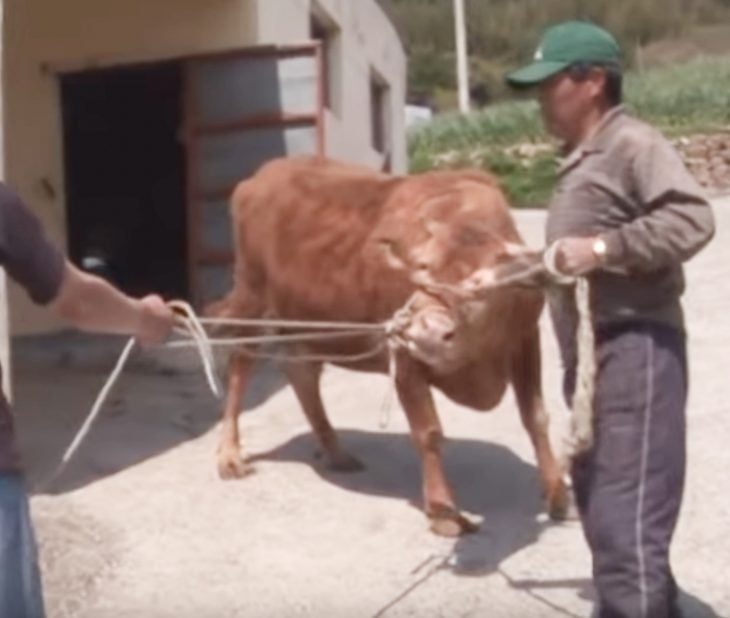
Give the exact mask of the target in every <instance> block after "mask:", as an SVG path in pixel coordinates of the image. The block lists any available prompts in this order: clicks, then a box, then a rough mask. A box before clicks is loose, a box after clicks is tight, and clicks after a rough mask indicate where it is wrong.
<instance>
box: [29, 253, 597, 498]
mask: <svg viewBox="0 0 730 618" xmlns="http://www.w3.org/2000/svg"><path fill="white" fill-rule="evenodd" d="M556 249H557V243H554V244H553V245H551V246H550V247H548V249H547V250H546V251H545V253H544V255H543V266H544V268H545V270H546V271H547V272H548V273H549V275H550V276H551V278H552V279H553V281H555V282H556V283H558V284H560V285H570V284H573V283H574V284H575V299H576V305H577V307H578V316H579V320H578V328H577V333H576V338H577V344H578V369H577V376H576V391H575V395H574V398H573V415H572V417H571V429H570V436H569V438H568V439H567V440H566V443H567V451H568V453H567V454H568V456H569V457H574V456H575V455H577V454H579V453H580V452H582V451H584V450H586V449H588V448H589V447H590V446H591V444H592V443H593V399H594V394H595V376H596V359H595V342H594V333H593V324H592V316H591V311H590V286H589V283H588V280H587V279H585V278H584V277H579V278H577V279H575V278H572V277H567V276H565V275H564V274H563V273H561V272H560V271H559V270H558V269H557V267H556V264H555V256H556ZM534 274H535V269H534V268H528V269H526V271H525V272H524V273H521V274H520V275H516V276H511V277H510V278H509V281H508V282H506V283H505V282H497V283H496V285H500V286H501V285H503V284H504V285H506V284H510V285H511V284H514V283H519V279H520V278H523V279H524V278H529V277H531V276H532V275H534ZM435 285H436V286H437V287H443V288H446V287H449V288H450V287H451V286H440V285H439V284H435ZM414 300H415V295H414V296H412V297H411V298H410V299H409V301H408V303H406V305H405V306H404V307H402V308H401V309H400V310H398V311H397V312H396V313H395V315H394V316H393V318H392V319H391V320H389V321H387V322H384V323H379V324H372V323H356V322H307V321H301V320H273V319H263V320H253V319H224V318H200V317H198V316H197V315H196V313H195V311H194V310H193V308H192V307H191V306H190V305H189V304H188V303H186V302H184V301H179V300H177V301H171V302H170V303H169V306H170V308H171V309H172V310H173V311H175V312H176V313H177V314H178V315H177V320H176V326H175V328H174V332H175V333H177V334H179V335H183V336H188V337H189V338H190V340H188V341H173V342H168V343H167V344H166V347H167V348H170V349H179V348H187V347H195V348H196V349H197V350H198V353H199V355H200V360H201V363H202V365H203V369H204V372H205V376H206V379H207V381H208V386H209V387H210V390H211V392H212V393H213V395H214V396H215V397H216V398H220V397H221V393H222V388H221V386H220V382H219V380H218V376H217V373H216V368H215V356H214V353H213V347H214V346H219V347H237V348H239V349H241V350H242V352H243V353H245V354H247V355H249V356H252V357H255V358H265V359H270V360H276V361H285V362H331V363H345V364H346V363H356V362H361V361H364V360H368V359H371V358H374V357H376V356H378V355H380V354H381V353H382V352H383V351H384V350H386V349H387V351H388V375H389V377H390V382H391V388H390V390H389V392H388V393H387V395H386V397H385V398H384V401H383V405H382V406H381V414H380V422H379V424H380V427H381V429H384V428H385V427H386V426H387V424H388V422H389V419H390V411H391V408H392V401H393V390H394V389H395V386H394V385H395V379H396V372H397V362H396V352H397V349H398V348H399V347H402V346H404V345H406V344H407V342H406V341H405V340H404V339H403V337H402V336H401V333H402V331H403V328H404V326H405V325H406V324H407V322H408V320H409V318H410V314H411V309H412V306H413V303H414ZM205 324H209V325H227V326H258V327H269V328H296V329H313V330H314V329H316V330H319V331H320V332H314V333H293V334H271V335H261V336H252V337H231V338H210V337H209V336H208V334H207V333H206V331H205V328H204V325H205ZM322 331H336V332H322ZM374 333H377V334H380V335H382V338H381V340H380V341H378V342H377V343H376V344H375V345H374V346H372V347H371V348H370V349H368V350H366V351H365V352H362V353H359V354H351V355H345V354H339V355H337V354H319V355H318V354H300V355H286V354H269V353H264V352H261V351H259V350H256V351H253V350H250V349H247V348H246V347H245V346H247V345H262V344H267V343H294V342H303V341H323V340H335V339H341V338H347V337H358V336H364V335H372V334H374ZM135 343H136V341H135V339H134V338H132V339H130V340H129V341H128V342H127V344H126V345H125V347H124V349H123V351H122V353H121V355H120V356H119V359H118V360H117V363H116V366H115V367H114V370H113V371H112V373H111V374H110V375H109V378H108V379H107V381H106V382H105V384H104V386H103V387H102V389H101V391H99V394H98V396H97V398H96V401H95V402H94V405H93V406H92V408H91V412H90V413H89V415H88V416H87V418H86V420H85V421H84V423H83V425H82V426H81V429H79V431H78V433H77V434H76V436H75V437H74V439H73V441H72V442H71V444H70V445H69V447H68V448H67V449H66V451H65V453H64V454H63V457H62V458H61V461H60V463H59V465H58V466H57V468H56V469H55V471H54V472H53V473H52V474H51V475H50V476H49V477H48V478H47V480H46V481H45V482H43V483H41V487H42V488H47V487H50V485H51V484H52V483H53V482H54V481H55V480H56V479H57V478H58V477H59V476H60V475H61V474H62V473H63V472H64V471H65V469H66V467H67V466H68V463H69V462H70V461H71V459H72V458H73V456H74V455H75V454H76V452H77V451H78V449H79V447H80V446H81V444H82V442H83V441H84V439H85V438H86V436H87V435H88V433H89V431H90V429H91V426H92V425H93V423H94V421H95V420H96V418H97V416H98V414H99V411H100V410H101V408H102V406H103V405H104V403H105V401H106V399H107V397H108V395H109V392H110V391H111V389H112V387H113V386H114V385H115V384H116V382H117V380H118V379H119V376H120V375H121V373H122V371H123V370H124V367H125V366H126V364H127V361H128V360H129V356H130V355H131V353H132V350H133V349H134V346H135Z"/></svg>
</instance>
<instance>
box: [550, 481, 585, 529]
mask: <svg viewBox="0 0 730 618" xmlns="http://www.w3.org/2000/svg"><path fill="white" fill-rule="evenodd" d="M548 515H549V516H550V519H552V520H553V521H575V520H576V519H578V508H577V506H576V504H575V497H574V496H573V492H572V491H570V490H569V489H568V488H567V487H565V485H563V486H561V488H560V490H559V491H556V492H555V493H554V494H553V495H552V496H551V497H550V500H549V501H548Z"/></svg>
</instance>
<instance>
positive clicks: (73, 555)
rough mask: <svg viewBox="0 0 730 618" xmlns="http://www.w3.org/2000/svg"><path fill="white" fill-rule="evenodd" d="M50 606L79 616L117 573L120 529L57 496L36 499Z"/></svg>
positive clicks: (58, 616)
mask: <svg viewBox="0 0 730 618" xmlns="http://www.w3.org/2000/svg"><path fill="white" fill-rule="evenodd" d="M33 518H34V522H35V525H36V530H37V535H38V545H39V554H40V560H41V570H42V573H43V582H44V593H45V601H46V607H47V608H48V609H49V611H51V612H52V615H53V617H54V618H73V617H74V616H78V615H79V612H80V611H81V610H82V608H84V607H86V606H87V605H88V604H89V602H90V601H91V600H92V599H93V598H94V596H95V594H96V590H97V586H98V584H99V582H100V581H102V579H105V578H108V577H109V575H110V574H111V573H113V571H114V568H115V565H116V564H117V563H118V556H119V554H120V548H121V543H120V535H119V534H118V532H117V531H116V530H114V529H113V528H110V527H109V526H108V525H104V524H103V523H102V522H100V521H98V520H97V519H95V518H94V517H91V516H89V515H88V514H87V513H84V512H83V511H81V510H79V509H78V508H75V507H74V506H73V505H71V504H69V500H68V499H66V500H64V501H63V504H59V500H58V499H55V498H52V497H38V498H36V499H34V501H33Z"/></svg>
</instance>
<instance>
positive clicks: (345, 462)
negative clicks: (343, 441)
mask: <svg viewBox="0 0 730 618" xmlns="http://www.w3.org/2000/svg"><path fill="white" fill-rule="evenodd" d="M327 468H328V469H329V470H332V471H333V472H344V473H348V472H362V471H363V470H364V469H365V465H364V464H363V463H362V462H361V461H360V460H359V459H358V458H357V457H353V456H352V455H350V454H349V453H347V452H345V451H339V452H337V453H333V454H330V455H327Z"/></svg>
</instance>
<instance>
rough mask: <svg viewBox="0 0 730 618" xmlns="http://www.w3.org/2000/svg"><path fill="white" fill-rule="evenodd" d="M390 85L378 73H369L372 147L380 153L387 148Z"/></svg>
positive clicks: (384, 151)
mask: <svg viewBox="0 0 730 618" xmlns="http://www.w3.org/2000/svg"><path fill="white" fill-rule="evenodd" d="M389 99H390V86H389V85H388V82H387V81H386V80H385V79H384V78H383V77H381V76H380V75H379V74H378V73H376V72H375V71H373V72H372V73H371V74H370V118H371V123H372V143H373V148H374V149H375V150H377V151H378V152H380V153H382V154H386V153H387V152H388V150H389V147H390V143H389V138H388V131H389V129H390V127H389V126H388V117H389V114H388V109H389Z"/></svg>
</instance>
